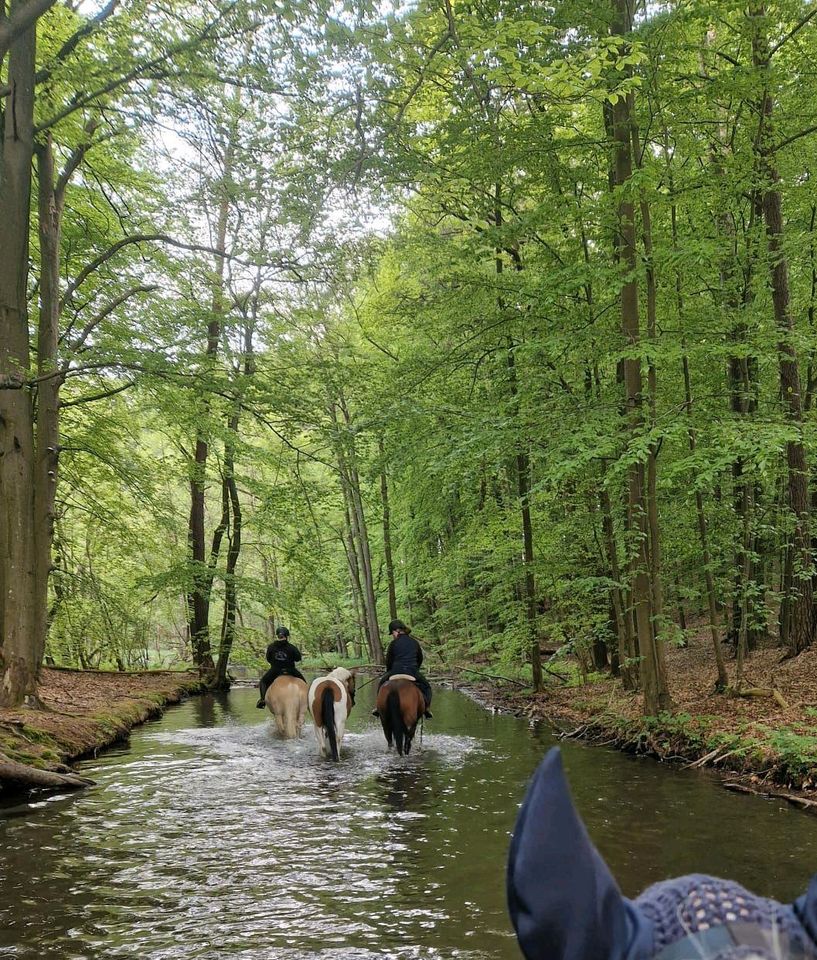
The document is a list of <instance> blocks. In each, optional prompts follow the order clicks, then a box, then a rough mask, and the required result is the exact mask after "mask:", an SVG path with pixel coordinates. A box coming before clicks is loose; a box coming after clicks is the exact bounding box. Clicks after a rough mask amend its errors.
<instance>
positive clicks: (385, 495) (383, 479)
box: [378, 437, 397, 620]
mask: <svg viewBox="0 0 817 960" xmlns="http://www.w3.org/2000/svg"><path fill="white" fill-rule="evenodd" d="M378 449H379V452H380V496H381V500H382V503H383V556H384V559H385V561H386V580H387V582H388V587H389V618H390V619H391V620H396V619H397V591H396V589H395V586H394V560H393V558H392V551H391V511H390V510H389V482H388V478H387V476H386V451H385V447H384V445H383V438H382V437H381V438H380V440H379V441H378Z"/></svg>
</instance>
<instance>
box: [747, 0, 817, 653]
mask: <svg viewBox="0 0 817 960" xmlns="http://www.w3.org/2000/svg"><path fill="white" fill-rule="evenodd" d="M749 16H750V19H751V21H752V27H753V29H752V61H753V65H754V67H755V69H756V70H757V71H758V73H759V75H760V79H761V80H762V84H763V94H762V109H761V111H760V119H759V123H760V133H759V135H758V137H757V138H756V143H757V146H758V148H759V149H758V154H759V156H758V160H759V175H760V183H761V192H762V206H763V219H764V221H765V224H766V241H767V246H768V251H769V267H770V271H771V286H772V305H773V309H774V320H775V325H776V327H777V332H778V337H779V339H778V345H777V355H778V367H779V371H780V392H781V396H782V398H783V406H784V409H785V411H786V416H787V418H788V420H789V422H790V423H791V424H792V425H793V426H794V427H795V429H796V432H797V436H796V437H795V438H794V439H791V440H788V441H787V443H786V462H787V465H788V479H789V483H788V498H789V509H790V510H791V512H792V514H793V517H794V532H793V534H792V541H791V551H792V560H793V568H792V569H793V581H794V582H793V584H792V588H793V593H794V597H793V601H792V605H791V608H790V612H789V637H788V640H789V649H790V650H791V652H792V653H794V654H797V653H800V652H801V651H803V650H805V649H806V647H808V646H810V644H811V642H812V640H813V637H814V586H813V562H812V559H813V558H812V555H811V537H810V533H809V493H808V466H807V463H806V448H805V444H804V441H803V435H802V429H803V399H802V393H801V387H800V370H799V368H798V364H797V352H796V350H795V347H794V343H793V333H794V322H793V319H792V315H791V308H790V291H789V265H788V260H787V258H786V255H785V253H784V251H783V201H782V197H781V192H780V175H779V173H778V170H777V165H776V158H775V154H774V149H773V131H772V115H773V108H774V103H773V100H772V95H771V92H770V89H769V68H770V59H771V52H770V49H769V40H768V24H767V21H766V10H765V7H764V6H763V5H762V4H755V5H754V6H753V7H752V8H750V11H749Z"/></svg>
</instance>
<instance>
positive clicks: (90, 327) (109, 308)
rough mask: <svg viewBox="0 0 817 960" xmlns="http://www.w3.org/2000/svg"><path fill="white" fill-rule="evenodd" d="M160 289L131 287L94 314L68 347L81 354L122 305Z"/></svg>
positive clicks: (150, 286) (154, 286) (140, 286)
mask: <svg viewBox="0 0 817 960" xmlns="http://www.w3.org/2000/svg"><path fill="white" fill-rule="evenodd" d="M158 289H159V288H158V285H157V284H155V283H152V284H146V283H140V284H139V285H138V286H136V287H131V288H130V290H126V291H125V292H124V293H122V294H120V295H119V296H118V297H117V298H116V299H115V300H111V302H110V303H109V304H107V305H106V306H105V307H103V308H102V310H100V311H99V313H96V314H94V316H93V317H91V319H90V320H89V321H88V322H87V323H86V324H85V326H84V327H83V328H82V332H81V333H80V334H79V336H78V337H76V338H75V339H74V340H72V341H71V343H70V344H69V347H68V349H69V350H70V352H71V353H79V352H80V351H81V350H82V348H83V347H84V346H85V342H86V341H87V339H88V337H90V335H91V334H92V333H93V332H94V330H96V328H97V327H98V326H99V325H100V323H102V321H103V320H104V319H105V318H106V317H109V316H110V315H111V314H112V313H113V312H114V310H116V308H117V307H120V306H122V304H123V303H124V302H125V301H126V300H130V298H131V297H135V296H136V295H137V294H138V293H152V292H153V291H154V290H158ZM69 332H70V327H69V329H68V330H66V331H65V333H64V334H63V335H62V336H61V337H60V342H62V340H63V339H64V338H65V337H66V336H67V334H68V333H69ZM70 362H71V361H70V359H69V360H66V361H65V364H64V366H63V369H64V370H67V369H68V364H69V363H70Z"/></svg>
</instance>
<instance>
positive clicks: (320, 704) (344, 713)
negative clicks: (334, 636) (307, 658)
mask: <svg viewBox="0 0 817 960" xmlns="http://www.w3.org/2000/svg"><path fill="white" fill-rule="evenodd" d="M354 705H355V675H354V674H353V673H352V672H351V671H349V670H347V669H346V668H345V667H338V668H337V669H336V670H333V671H332V672H331V673H328V674H327V675H326V676H325V677H318V679H317V680H313V681H312V686H311V687H310V688H309V710H310V712H311V714H312V719H313V720H314V721H315V736H316V737H317V739H318V751H319V753H320V755H321V756H322V757H330V756H331V757H332V759H333V760H338V759H339V758H340V745H341V741H342V740H343V734H344V732H345V731H346V718H347V717H348V716H349V714H350V713H351V712H352V707H353V706H354Z"/></svg>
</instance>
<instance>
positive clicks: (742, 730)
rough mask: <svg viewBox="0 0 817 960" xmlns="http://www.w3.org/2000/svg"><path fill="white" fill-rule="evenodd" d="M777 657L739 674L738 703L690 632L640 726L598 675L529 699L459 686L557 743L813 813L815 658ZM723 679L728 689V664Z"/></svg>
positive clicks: (816, 807)
mask: <svg viewBox="0 0 817 960" xmlns="http://www.w3.org/2000/svg"><path fill="white" fill-rule="evenodd" d="M727 656H728V653H727ZM782 656H783V651H782V650H781V649H780V648H779V647H768V648H764V649H759V650H756V651H755V652H753V653H752V654H751V656H750V658H749V660H748V662H747V665H746V668H745V678H746V681H747V682H746V684H745V688H744V689H745V691H746V692H745V695H743V696H735V695H729V694H726V695H724V694H719V693H717V692H716V691H715V678H716V671H715V667H714V657H713V654H712V649H711V640H710V639H709V637H708V633H707V632H706V631H704V630H702V631H700V632H694V633H692V634H691V635H690V637H689V646H688V647H686V648H679V647H670V648H669V649H668V650H667V665H668V671H669V678H670V691H671V694H672V698H673V701H674V705H675V707H674V710H673V711H672V712H671V713H669V712H668V713H664V714H661V715H660V716H658V717H650V718H645V717H644V716H642V713H641V711H642V701H641V696H640V695H638V694H635V695H634V694H631V693H628V692H627V691H625V690H624V688H623V686H622V684H621V681H620V680H617V679H615V678H613V677H610V676H609V675H606V674H591V675H590V676H588V677H587V678H586V680H585V681H584V682H582V681H581V679H580V678H579V679H571V680H570V682H561V681H559V680H557V679H555V678H554V677H553V676H548V678H547V679H548V682H547V686H546V688H545V690H544V691H543V692H542V693H540V694H536V695H535V694H533V693H532V692H531V691H530V690H526V689H523V688H522V687H521V686H516V685H514V684H513V683H510V682H509V683H496V682H491V683H484V682H476V683H474V682H470V681H471V676H470V675H469V674H467V673H464V674H463V682H465V683H466V685H467V686H468V687H470V688H471V689H472V690H474V691H476V693H477V695H478V697H479V698H480V699H481V700H482V701H483V702H484V703H486V704H488V705H490V706H493V707H495V708H497V709H504V710H510V711H511V712H513V713H515V714H517V715H518V716H525V717H528V718H530V719H541V720H543V721H546V722H548V723H550V724H552V725H553V726H555V727H556V728H557V729H559V730H561V731H562V732H563V735H564V736H566V737H581V738H583V739H586V740H589V741H593V742H596V743H600V744H604V745H607V746H611V747H615V748H618V749H620V750H624V751H627V752H630V753H638V754H644V755H649V756H653V757H655V758H657V759H659V760H663V761H668V762H674V763H679V764H684V765H688V766H694V767H710V768H712V769H714V770H716V771H718V772H720V773H721V774H723V779H724V785H725V786H727V787H729V788H730V789H736V790H750V791H751V792H756V793H760V794H768V795H772V796H782V797H784V798H785V799H787V800H790V801H791V802H792V803H795V804H797V805H799V806H802V807H804V808H807V809H809V810H810V811H812V812H817V650H814V649H810V650H807V651H806V652H804V653H802V654H800V656H798V657H796V658H794V659H790V660H785V661H781V658H782ZM727 670H728V672H729V678H730V682H732V681H733V680H734V674H735V663H734V660H727ZM747 688H748V690H747Z"/></svg>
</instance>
